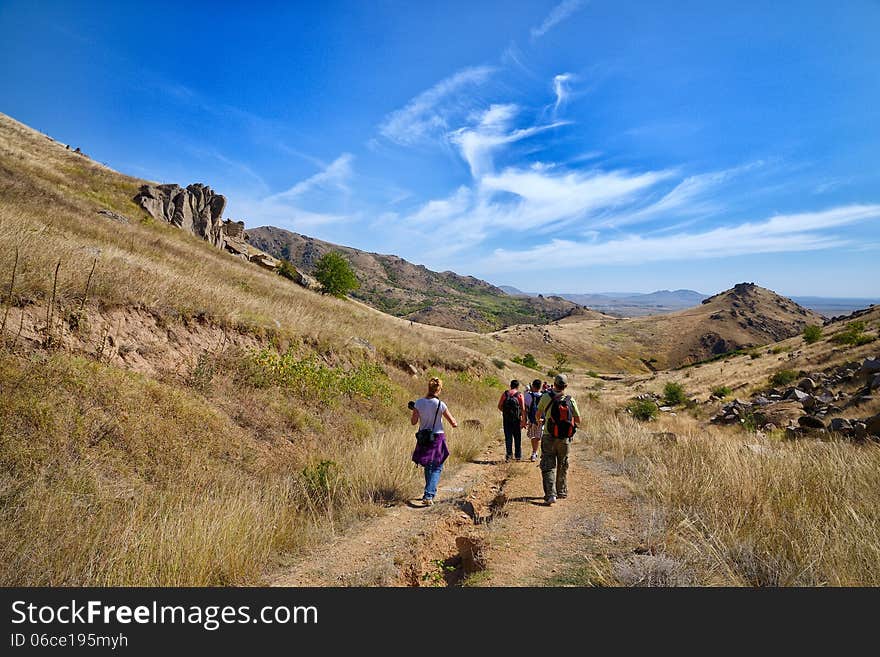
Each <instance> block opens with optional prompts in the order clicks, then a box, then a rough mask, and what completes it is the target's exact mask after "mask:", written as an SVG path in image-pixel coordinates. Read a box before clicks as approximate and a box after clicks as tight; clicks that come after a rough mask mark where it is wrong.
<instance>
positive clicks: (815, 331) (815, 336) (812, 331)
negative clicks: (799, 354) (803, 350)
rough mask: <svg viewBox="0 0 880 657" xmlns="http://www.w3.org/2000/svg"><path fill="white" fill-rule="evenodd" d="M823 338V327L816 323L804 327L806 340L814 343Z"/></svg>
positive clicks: (808, 342)
mask: <svg viewBox="0 0 880 657" xmlns="http://www.w3.org/2000/svg"><path fill="white" fill-rule="evenodd" d="M821 339H822V327H821V326H817V325H816V324H807V326H805V327H804V342H806V343H807V344H813V343H814V342H819V340H821Z"/></svg>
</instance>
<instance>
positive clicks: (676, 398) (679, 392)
mask: <svg viewBox="0 0 880 657" xmlns="http://www.w3.org/2000/svg"><path fill="white" fill-rule="evenodd" d="M663 401H664V402H666V404H667V405H669V406H678V405H680V404H684V403H685V402H686V401H687V393H686V392H685V391H684V386H683V385H681V384H680V383H676V382H675V381H670V382H669V383H667V384H666V385H665V386H663Z"/></svg>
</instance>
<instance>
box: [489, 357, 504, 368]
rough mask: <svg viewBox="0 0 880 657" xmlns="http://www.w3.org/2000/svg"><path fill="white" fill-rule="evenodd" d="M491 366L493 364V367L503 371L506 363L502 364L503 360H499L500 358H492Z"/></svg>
mask: <svg viewBox="0 0 880 657" xmlns="http://www.w3.org/2000/svg"><path fill="white" fill-rule="evenodd" d="M492 364H493V365H494V366H495V367H497V368H498V369H499V370H503V369H504V368H505V367H507V363H505V362H504V361H503V360H501V359H500V358H493V359H492Z"/></svg>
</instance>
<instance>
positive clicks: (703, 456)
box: [588, 408, 880, 586]
mask: <svg viewBox="0 0 880 657" xmlns="http://www.w3.org/2000/svg"><path fill="white" fill-rule="evenodd" d="M588 422H589V426H588V431H589V432H590V435H591V438H590V440H591V441H592V442H593V445H594V446H595V448H596V449H597V450H598V451H599V452H600V453H601V454H603V455H604V456H606V457H607V458H609V459H610V460H611V461H612V462H613V463H615V464H617V465H618V467H619V468H620V469H621V471H622V472H625V473H626V474H628V475H629V476H630V477H631V478H632V479H633V480H634V481H635V482H636V484H637V486H638V489H639V491H640V492H641V493H642V495H643V496H644V499H645V501H646V503H647V505H648V506H649V508H650V509H651V511H652V513H651V516H652V518H653V522H652V527H651V528H650V532H649V535H648V536H647V542H648V543H649V546H650V547H651V549H652V550H653V551H654V553H655V554H659V555H662V556H664V557H668V558H671V559H674V560H676V562H677V563H678V567H677V569H676V570H677V572H678V575H679V576H681V575H682V573H683V572H684V573H685V574H686V575H687V577H683V576H682V577H679V579H683V580H685V581H690V582H693V583H696V584H705V585H734V586H797V585H801V586H814V585H844V586H846V585H871V586H876V585H878V584H880V448H878V447H877V446H875V445H865V446H856V445H852V444H849V443H843V442H819V441H811V440H804V441H799V442H791V443H789V442H785V443H781V442H778V441H774V440H770V439H766V438H758V437H755V436H754V435H748V434H734V433H732V432H729V431H721V430H717V431H716V430H714V429H706V428H703V427H700V426H699V425H697V424H696V423H695V422H693V421H688V420H687V419H685V418H679V419H678V421H677V428H678V442H677V443H676V444H674V445H668V444H663V443H661V442H660V441H658V440H657V439H656V438H654V437H652V435H651V432H652V431H656V427H646V426H644V425H639V424H637V423H635V422H633V421H632V420H631V419H629V418H625V417H621V416H619V415H617V414H615V413H613V412H611V411H610V410H608V409H607V408H606V409H604V410H600V409H597V408H594V409H593V413H591V414H590V415H589V420H588ZM746 444H751V445H759V446H760V447H758V448H752V449H750V448H747V447H745V446H744V445H746ZM753 450H756V451H753Z"/></svg>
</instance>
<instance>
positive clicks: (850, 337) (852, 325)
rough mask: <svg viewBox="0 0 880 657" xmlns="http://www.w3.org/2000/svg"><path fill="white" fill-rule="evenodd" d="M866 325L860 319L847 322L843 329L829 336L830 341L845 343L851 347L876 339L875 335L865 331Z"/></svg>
mask: <svg viewBox="0 0 880 657" xmlns="http://www.w3.org/2000/svg"><path fill="white" fill-rule="evenodd" d="M866 327H867V325H866V324H865V322H863V321H861V320H858V321H855V322H849V323H848V324H847V325H846V328H845V329H844V330H843V331H840V332H838V333H837V334H836V335H834V336H833V337H832V338H831V341H832V342H834V343H835V344H846V345H850V346H853V347H859V346H861V345H863V344H868V343H869V342H873V341H874V340H876V339H877V336H874V335H869V334H867V333H865V328H866Z"/></svg>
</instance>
